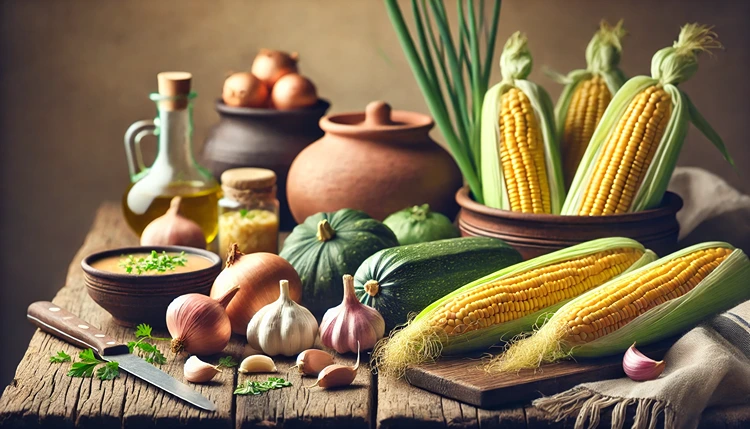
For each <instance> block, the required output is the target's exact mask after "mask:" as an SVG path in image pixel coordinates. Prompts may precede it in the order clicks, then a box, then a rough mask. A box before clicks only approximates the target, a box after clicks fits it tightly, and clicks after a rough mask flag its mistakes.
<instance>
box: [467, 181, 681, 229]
mask: <svg viewBox="0 0 750 429" xmlns="http://www.w3.org/2000/svg"><path fill="white" fill-rule="evenodd" d="M456 202H457V203H458V205H459V206H461V209H462V210H469V211H472V212H475V213H479V214H482V215H485V216H489V217H493V218H503V219H509V220H514V221H522V222H527V223H539V224H568V225H582V226H583V225H592V224H593V225H607V224H616V223H627V222H642V221H644V220H652V219H656V218H659V217H665V216H673V215H674V214H676V213H677V212H678V211H680V209H681V208H682V205H683V201H682V198H680V196H679V195H677V194H675V193H673V192H669V191H667V192H666V193H665V194H664V198H663V200H662V202H663V204H662V205H661V206H660V207H658V208H655V209H650V210H643V211H640V212H635V213H622V214H615V215H607V216H567V215H565V216H564V215H552V214H533V213H519V212H513V211H509V210H501V209H495V208H492V207H488V206H485V205H484V204H480V203H478V202H476V201H474V200H473V199H472V198H471V197H470V196H469V186H468V185H466V186H463V187H461V188H460V189H459V190H458V192H456Z"/></svg>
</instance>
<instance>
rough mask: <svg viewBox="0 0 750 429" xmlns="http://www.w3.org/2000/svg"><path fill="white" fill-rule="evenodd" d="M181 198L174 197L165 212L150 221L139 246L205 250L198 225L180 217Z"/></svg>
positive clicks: (142, 234)
mask: <svg viewBox="0 0 750 429" xmlns="http://www.w3.org/2000/svg"><path fill="white" fill-rule="evenodd" d="M181 203H182V198H180V197H174V198H172V201H170V203H169V210H167V212H166V213H165V214H164V215H162V216H160V217H157V218H156V219H154V220H152V221H151V223H149V224H148V225H147V226H146V229H144V230H143V233H141V246H188V247H197V248H199V249H205V248H206V237H205V236H204V235H203V230H202V229H201V227H200V225H198V224H197V223H195V222H193V221H192V220H190V219H188V218H186V217H184V216H182V215H180V204H181Z"/></svg>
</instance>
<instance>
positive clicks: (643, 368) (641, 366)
mask: <svg viewBox="0 0 750 429" xmlns="http://www.w3.org/2000/svg"><path fill="white" fill-rule="evenodd" d="M664 367H665V364H664V361H663V360H660V361H655V360H653V359H651V358H649V357H648V356H646V355H644V354H643V353H641V352H639V351H638V349H636V348H635V343H633V345H632V346H630V348H628V350H627V351H626V352H625V356H623V358H622V369H623V370H625V374H626V375H627V376H628V377H629V378H630V379H631V380H635V381H646V380H654V379H656V378H658V377H659V375H661V373H662V372H663V371H664Z"/></svg>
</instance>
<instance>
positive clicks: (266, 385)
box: [234, 377, 292, 395]
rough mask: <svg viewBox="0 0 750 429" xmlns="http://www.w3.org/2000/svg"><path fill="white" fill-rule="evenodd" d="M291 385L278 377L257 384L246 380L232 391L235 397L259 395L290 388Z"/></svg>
mask: <svg viewBox="0 0 750 429" xmlns="http://www.w3.org/2000/svg"><path fill="white" fill-rule="evenodd" d="M291 385H292V383H290V382H288V381H286V380H284V379H283V378H278V377H268V380H267V381H264V382H258V381H252V380H248V381H246V382H244V383H240V384H238V385H237V388H236V389H235V390H234V394H235V395H260V394H261V393H263V392H267V391H269V390H273V389H281V388H284V387H289V386H291Z"/></svg>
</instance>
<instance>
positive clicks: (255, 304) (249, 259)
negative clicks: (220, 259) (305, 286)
mask: <svg viewBox="0 0 750 429" xmlns="http://www.w3.org/2000/svg"><path fill="white" fill-rule="evenodd" d="M281 280H289V297H290V298H291V299H292V300H293V301H294V302H297V303H298V302H299V301H300V299H301V298H302V282H301V281H300V278H299V275H298V274H297V271H295V270H294V267H292V265H291V264H290V263H289V262H287V261H286V260H285V259H284V258H282V257H281V256H278V255H274V254H273V253H265V252H258V253H249V254H247V255H246V254H244V253H242V252H240V250H239V247H238V246H237V244H236V243H235V244H233V245H232V247H231V248H230V249H229V254H228V255H227V262H226V264H225V268H224V270H223V271H222V272H221V273H220V274H219V276H218V277H216V280H214V284H213V286H212V287H211V293H210V295H211V297H212V298H216V299H218V298H219V297H221V296H222V295H224V294H225V293H227V291H228V290H230V289H232V288H234V287H235V286H236V287H239V288H240V291H239V292H238V293H237V296H236V297H235V298H234V299H233V300H232V301H231V302H230V303H229V305H228V306H227V310H226V313H227V316H229V320H230V321H231V324H232V331H233V332H235V333H237V334H241V335H245V333H246V331H247V324H248V322H250V319H252V317H253V316H254V315H255V313H257V312H258V310H260V309H261V308H263V307H264V306H265V305H267V304H270V303H272V302H274V301H276V300H277V299H279V282H280V281H281Z"/></svg>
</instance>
